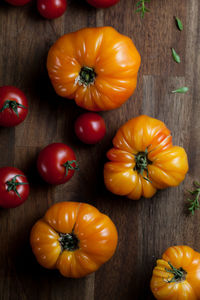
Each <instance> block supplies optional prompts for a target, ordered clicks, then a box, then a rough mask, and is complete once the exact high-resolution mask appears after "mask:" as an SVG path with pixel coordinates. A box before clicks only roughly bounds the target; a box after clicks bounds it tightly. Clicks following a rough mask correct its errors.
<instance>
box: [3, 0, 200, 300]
mask: <svg viewBox="0 0 200 300" xmlns="http://www.w3.org/2000/svg"><path fill="white" fill-rule="evenodd" d="M135 4H136V1H134V0H121V1H120V2H119V4H118V5H116V6H115V7H113V8H110V9H106V10H95V9H94V8H92V7H90V6H89V5H87V4H85V2H84V1H72V0H71V1H69V4H68V11H67V12H66V14H65V15H64V16H63V17H61V18H59V19H57V20H53V21H47V20H44V19H42V18H41V17H40V16H39V14H38V13H37V10H36V4H35V1H33V2H32V3H31V4H30V5H26V6H25V7H23V8H15V7H11V6H9V5H7V4H5V3H4V2H3V1H1V3H0V37H1V38H0V85H15V86H17V87H19V88H22V89H23V90H24V92H25V93H26V94H27V97H28V99H29V106H30V113H29V115H28V118H27V119H26V120H25V122H24V123H23V124H21V125H19V126H18V127H16V128H15V129H5V128H4V129H3V128H1V129H0V137H1V143H0V153H1V155H0V166H6V165H10V166H16V167H18V168H20V169H22V170H23V171H24V172H25V173H26V174H27V175H28V178H29V181H30V183H31V194H30V197H29V199H28V201H27V202H26V203H25V204H24V205H22V206H20V207H18V208H16V209H12V210H3V209H2V210H0V218H1V225H0V236H1V247H0V299H1V300H18V299H19V300H36V299H37V300H40V299H42V300H57V299H67V300H68V299H70V300H79V299H81V300H100V299H104V300H121V299H124V300H125V299H126V300H129V299H134V300H144V299H146V300H147V299H153V296H152V294H151V292H150V289H149V281H150V278H151V273H152V269H153V266H154V264H155V261H156V258H158V257H160V256H161V254H162V253H163V251H164V250H165V249H166V248H167V247H169V246H171V245H177V244H187V245H189V246H191V247H193V248H195V249H196V250H198V251H200V226H199V222H200V213H198V212H197V213H196V216H195V217H193V218H192V217H191V216H188V215H187V214H186V210H185V202H186V198H187V196H186V193H185V190H186V189H188V188H190V187H191V184H192V181H193V180H194V179H199V169H200V161H199V157H200V118H199V114H200V99H199V95H200V84H199V78H200V19H199V14H200V3H199V0H177V1H169V0H160V1H159V0H152V1H151V3H149V4H148V6H149V7H150V9H151V12H150V13H148V14H146V16H145V18H144V20H141V19H140V17H139V15H137V14H135V13H134V10H135ZM174 16H178V17H179V18H180V19H181V20H182V21H183V24H184V31H183V32H179V31H178V30H177V28H176V25H175V22H174ZM103 25H110V26H113V27H115V28H116V29H117V30H119V31H120V32H121V33H124V34H126V35H128V36H130V37H131V38H132V39H133V40H134V42H135V44H136V46H137V48H138V50H139V51H140V53H141V56H142V66H141V69H140V74H139V78H138V86H137V90H136V92H135V94H134V95H133V96H132V97H131V98H130V99H129V100H128V101H127V103H126V104H124V105H123V106H122V107H121V108H119V109H117V110H114V111H112V112H105V113H102V115H103V117H104V118H105V120H106V123H107V135H106V137H105V139H104V140H103V141H102V142H101V143H100V144H98V145H96V146H86V145H83V144H81V143H80V142H78V141H77V139H76V138H75V136H74V133H73V123H74V120H75V118H76V117H77V116H78V115H79V114H80V113H81V112H82V110H81V109H80V108H78V107H77V106H76V105H75V104H74V103H73V101H71V102H70V101H66V100H64V99H61V98H60V97H58V96H57V95H56V94H55V92H54V91H53V89H52V87H51V84H50V81H49V79H48V76H47V72H46V67H45V64H46V57H47V52H48V49H49V47H50V46H51V45H52V43H53V42H54V41H55V40H56V39H57V38H58V37H60V36H61V35H62V34H64V33H67V32H70V31H75V30H78V29H80V28H82V27H87V26H90V27H92V26H103ZM171 47H174V48H175V49H176V51H177V53H179V54H180V56H181V64H176V63H175V62H174V61H173V59H172V57H171V50H170V48H171ZM182 85H187V86H188V87H189V88H190V91H189V93H188V94H186V95H172V94H171V93H170V92H171V91H172V90H173V89H175V88H177V87H180V86H182ZM139 114H148V115H150V116H152V117H156V118H158V119H161V120H163V121H164V122H165V123H166V124H167V125H168V127H169V128H170V129H171V131H172V135H173V139H174V143H175V144H178V145H180V146H183V147H184V148H185V149H186V151H187V153H188V156H189V164H190V170H189V174H188V175H187V178H186V180H185V181H184V183H182V184H181V185H180V186H179V187H177V188H173V189H167V190H164V191H161V192H158V193H157V195H156V196H155V197H153V199H151V200H145V199H142V200H140V201H136V202H133V201H130V200H127V199H126V198H123V197H118V196H114V195H112V194H110V193H109V192H108V191H106V189H105V187H104V184H103V177H102V171H103V163H104V162H105V161H106V158H105V153H106V151H107V150H108V149H109V147H110V146H111V140H112V137H113V136H114V134H115V132H116V130H117V129H118V127H119V126H120V125H122V124H123V123H124V122H126V121H127V120H128V119H130V118H132V117H135V116H137V115H139ZM52 142H64V143H66V144H68V145H69V146H71V147H72V148H73V149H74V150H75V152H76V155H77V158H78V161H79V164H80V169H81V170H80V172H79V173H76V175H75V176H74V178H73V180H71V181H70V182H69V183H68V184H65V185H63V186H58V187H51V186H48V185H47V184H45V183H44V182H43V181H42V180H41V179H40V178H39V176H38V173H37V170H36V167H35V162H36V159H37V155H38V152H39V151H40V149H42V148H43V147H44V146H45V145H47V144H49V143H52ZM69 200H73V201H84V202H88V203H91V204H93V205H95V206H96V207H97V208H98V209H100V210H101V211H102V212H104V213H107V214H108V215H109V216H110V217H111V218H112V220H113V221H114V222H115V224H116V226H117V228H118V232H119V245H118V248H117V251H116V254H115V256H114V257H113V258H112V259H111V260H110V261H109V262H108V263H107V264H105V265H104V266H103V267H102V268H101V269H100V270H99V271H98V272H96V273H95V274H92V275H90V276H88V277H87V278H85V279H78V280H73V279H66V278H63V277H61V275H59V273H58V272H57V271H48V270H45V269H43V268H42V267H40V266H39V265H38V264H37V262H36V260H35V258H34V256H33V254H32V252H31V249H30V246H29V233H30V229H31V227H32V225H33V224H34V222H35V221H36V220H37V219H38V218H39V217H41V216H42V215H43V214H44V212H45V211H46V209H47V208H48V207H49V206H50V205H51V204H53V203H55V202H58V201H69Z"/></svg>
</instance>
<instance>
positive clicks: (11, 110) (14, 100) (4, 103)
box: [0, 86, 28, 127]
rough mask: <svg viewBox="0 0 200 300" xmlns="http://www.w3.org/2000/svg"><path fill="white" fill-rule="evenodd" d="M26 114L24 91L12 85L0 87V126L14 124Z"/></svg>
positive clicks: (26, 106)
mask: <svg viewBox="0 0 200 300" xmlns="http://www.w3.org/2000/svg"><path fill="white" fill-rule="evenodd" d="M27 114H28V101H27V98H26V96H25V95H24V93H23V92H22V91H21V90H19V89H18V88H16V87H14V86H2V87H0V126H4V127H12V126H16V125H18V124H20V123H21V122H23V121H24V119H25V118H26V116H27Z"/></svg>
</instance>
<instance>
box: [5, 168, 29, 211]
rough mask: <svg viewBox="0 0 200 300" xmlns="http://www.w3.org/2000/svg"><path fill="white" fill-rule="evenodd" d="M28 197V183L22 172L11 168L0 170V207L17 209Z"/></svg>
mask: <svg viewBox="0 0 200 300" xmlns="http://www.w3.org/2000/svg"><path fill="white" fill-rule="evenodd" d="M28 195H29V183H28V181H27V178H26V176H25V175H24V173H23V172H22V171H20V170H19V169H16V168H13V167H3V168H0V206H1V207H4V208H11V207H17V206H19V205H21V204H22V203H24V201H26V199H27V198H28Z"/></svg>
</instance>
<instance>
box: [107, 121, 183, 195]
mask: <svg viewBox="0 0 200 300" xmlns="http://www.w3.org/2000/svg"><path fill="white" fill-rule="evenodd" d="M113 145H114V148H112V149H111V150H109V151H108V153H107V157H108V159H109V160H110V162H108V163H106V164H105V166H104V182H105V185H106V187H107V189H108V190H109V191H111V192H112V193H114V194H117V195H121V196H127V197H128V198H130V199H133V200H138V199H140V197H141V196H144V197H145V198H151V197H152V196H153V195H154V194H155V193H156V190H157V189H164V188H166V187H168V186H177V185H179V184H180V182H181V181H182V180H183V179H184V177H185V174H186V173H187V171H188V160H187V154H186V152H185V150H184V149H183V148H181V147H177V146H173V145H172V137H171V134H170V131H169V129H167V127H166V126H165V124H164V123H163V122H161V121H159V120H157V119H153V118H150V117H148V116H144V115H142V116H139V117H137V118H134V119H132V120H130V121H128V122H127V123H125V124H124V125H123V126H122V127H121V128H120V129H119V130H118V132H117V134H116V136H115V137H114V139H113Z"/></svg>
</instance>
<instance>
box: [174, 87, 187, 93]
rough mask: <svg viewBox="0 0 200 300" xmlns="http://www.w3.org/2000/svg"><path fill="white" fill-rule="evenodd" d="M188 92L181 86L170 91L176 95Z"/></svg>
mask: <svg viewBox="0 0 200 300" xmlns="http://www.w3.org/2000/svg"><path fill="white" fill-rule="evenodd" d="M188 91H189V88H188V87H187V86H183V87H181V88H179V89H177V90H174V91H172V94H176V93H179V94H185V93H187V92H188Z"/></svg>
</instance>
